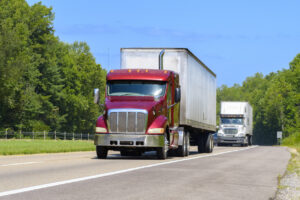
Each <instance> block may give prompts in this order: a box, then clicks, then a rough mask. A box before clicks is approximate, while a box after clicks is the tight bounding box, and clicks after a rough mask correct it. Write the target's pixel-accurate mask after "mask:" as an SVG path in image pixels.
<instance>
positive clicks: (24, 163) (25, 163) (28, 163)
mask: <svg viewBox="0 0 300 200" xmlns="http://www.w3.org/2000/svg"><path fill="white" fill-rule="evenodd" d="M37 163H41V162H23V163H11V164H6V165H0V167H8V166H16V165H32V164H37Z"/></svg>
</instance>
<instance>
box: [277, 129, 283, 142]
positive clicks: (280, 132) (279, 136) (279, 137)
mask: <svg viewBox="0 0 300 200" xmlns="http://www.w3.org/2000/svg"><path fill="white" fill-rule="evenodd" d="M281 140H282V131H277V143H278V144H281Z"/></svg>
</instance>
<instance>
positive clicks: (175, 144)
mask: <svg viewBox="0 0 300 200" xmlns="http://www.w3.org/2000/svg"><path fill="white" fill-rule="evenodd" d="M106 80H107V83H106V92H105V103H104V114H103V115H102V116H100V117H99V118H98V120H97V123H96V134H95V145H96V151H97V156H98V158H106V157H107V152H108V150H115V151H120V152H121V155H123V156H126V155H141V154H142V153H143V152H145V151H153V150H154V151H157V156H158V158H160V159H165V158H166V156H167V151H169V150H171V149H178V148H179V151H181V153H182V152H183V153H184V154H185V155H186V154H187V148H188V146H187V144H186V143H184V144H183V142H182V140H183V139H182V137H180V135H182V134H183V130H182V129H181V128H180V127H179V116H180V113H179V112H180V86H179V75H178V74H177V73H175V72H172V71H170V70H154V69H121V70H111V71H110V72H109V73H108V74H107V77H106ZM96 96H97V95H96ZM98 99H99V97H98ZM179 139H181V141H179ZM185 139H186V138H185ZM183 145H184V146H183ZM180 146H181V148H180Z"/></svg>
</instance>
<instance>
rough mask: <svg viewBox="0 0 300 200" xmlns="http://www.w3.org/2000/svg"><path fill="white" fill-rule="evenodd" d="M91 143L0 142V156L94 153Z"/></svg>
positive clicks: (59, 141)
mask: <svg viewBox="0 0 300 200" xmlns="http://www.w3.org/2000/svg"><path fill="white" fill-rule="evenodd" d="M94 150H95V146H94V143H93V142H92V141H78V140H76V141H72V140H14V139H12V140H0V155H19V154H37V153H59V152H74V151H94Z"/></svg>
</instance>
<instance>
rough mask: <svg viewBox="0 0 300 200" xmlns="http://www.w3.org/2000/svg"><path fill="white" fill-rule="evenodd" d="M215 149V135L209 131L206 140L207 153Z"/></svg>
mask: <svg viewBox="0 0 300 200" xmlns="http://www.w3.org/2000/svg"><path fill="white" fill-rule="evenodd" d="M213 149H214V140H213V135H212V134H210V133H209V134H208V136H207V138H206V141H205V153H211V152H213Z"/></svg>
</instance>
